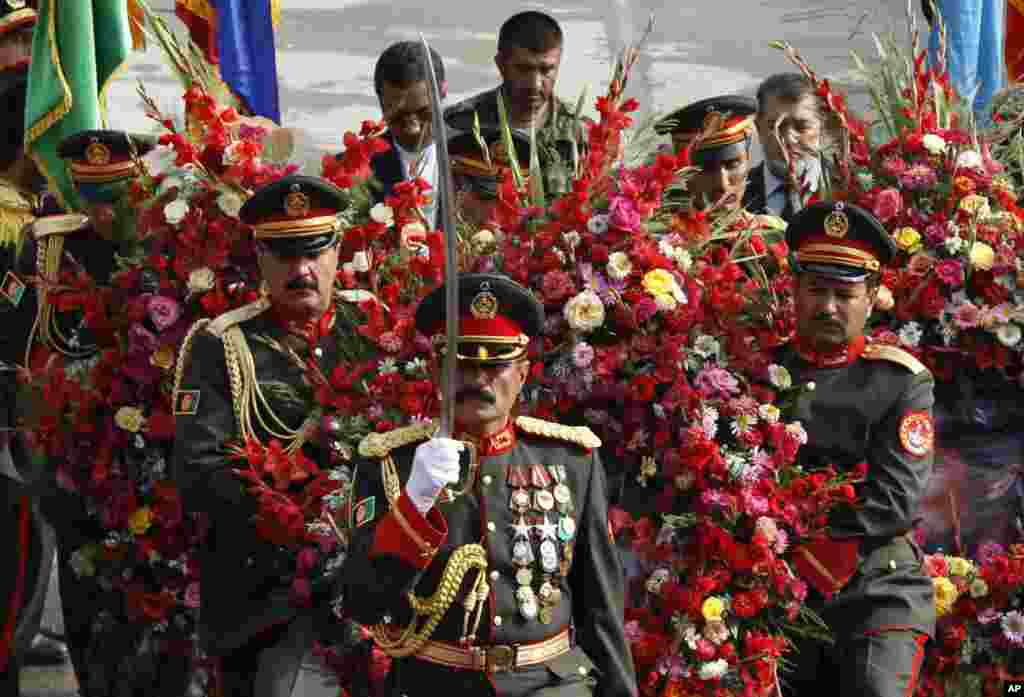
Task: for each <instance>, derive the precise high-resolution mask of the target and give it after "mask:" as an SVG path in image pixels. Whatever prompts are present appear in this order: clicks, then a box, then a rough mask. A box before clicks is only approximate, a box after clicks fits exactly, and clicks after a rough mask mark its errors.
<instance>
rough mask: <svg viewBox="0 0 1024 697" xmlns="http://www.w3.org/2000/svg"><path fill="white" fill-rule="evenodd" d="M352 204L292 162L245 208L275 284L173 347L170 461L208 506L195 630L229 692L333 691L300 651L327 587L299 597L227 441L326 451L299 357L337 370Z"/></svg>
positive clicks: (193, 505)
mask: <svg viewBox="0 0 1024 697" xmlns="http://www.w3.org/2000/svg"><path fill="white" fill-rule="evenodd" d="M345 205H346V204H345V196H344V193H343V192H341V191H340V190H339V189H338V188H337V187H335V186H333V185H331V184H329V183H327V182H324V181H323V180H321V179H317V178H314V177H305V176H297V175H296V176H289V177H285V178H284V179H281V180H279V181H277V182H274V183H272V184H269V185H267V186H265V187H263V188H262V189H260V190H259V191H257V192H256V193H255V194H254V195H253V197H252V198H251V199H249V200H248V201H247V202H246V203H245V205H244V206H243V207H242V210H241V212H240V215H239V217H240V219H241V220H242V222H244V223H246V224H247V225H252V226H253V230H254V233H253V234H254V238H255V240H256V243H257V244H256V246H257V254H258V257H259V264H260V272H261V274H262V276H263V282H264V284H265V288H266V294H265V295H264V296H263V297H262V298H261V299H260V300H259V301H257V302H255V303H252V304H249V305H245V306H243V307H241V308H238V309H236V310H232V311H230V312H227V313H225V314H223V315H221V316H219V317H217V318H216V319H214V320H212V321H209V320H200V322H199V323H197V324H196V325H194V326H193V327H192V329H191V330H190V332H189V335H188V337H187V338H186V339H185V344H184V346H183V348H182V350H181V355H180V356H179V359H178V368H177V370H178V375H179V376H181V377H180V380H179V383H178V384H177V385H176V388H175V392H174V394H175V415H176V417H177V418H176V424H177V433H176V437H175V442H174V459H173V463H172V475H173V477H174V480H175V482H176V483H177V484H178V486H179V487H180V489H181V495H182V499H183V501H184V504H185V506H186V508H188V509H190V510H191V511H195V512H202V513H205V514H207V515H208V516H209V520H210V529H209V532H208V534H207V536H206V538H205V540H204V542H203V545H202V547H201V548H200V549H199V550H198V558H199V563H200V568H201V576H200V578H201V581H200V583H201V593H200V596H201V601H200V602H201V607H200V632H201V639H202V642H203V645H204V648H205V649H206V651H207V652H208V653H209V654H210V655H211V656H213V657H214V658H216V659H218V663H219V670H218V673H219V681H218V682H219V683H220V690H221V694H222V695H224V697H289V696H290V695H292V694H296V695H304V696H307V697H316V696H317V695H325V696H328V695H329V697H334V696H335V695H336V694H337V687H334V688H333V689H332V688H330V687H329V686H328V685H327V683H326V680H327V676H326V675H324V674H322V673H321V672H318V671H316V670H315V668H314V667H313V666H310V667H309V669H307V667H306V666H304V665H303V660H304V658H306V657H307V654H308V653H309V650H310V648H311V646H312V643H313V641H314V639H315V638H317V636H318V631H319V627H318V626H317V624H316V622H315V621H314V620H316V619H317V618H318V617H320V616H324V617H326V616H327V615H328V614H329V613H331V612H332V610H331V608H330V606H329V603H328V600H329V596H330V594H329V593H318V592H316V591H314V594H313V601H312V602H313V608H312V609H310V610H308V611H301V612H300V611H299V610H298V609H297V608H296V607H295V605H294V604H293V602H292V600H291V598H290V597H289V596H290V593H289V590H290V589H289V580H290V575H291V574H292V573H293V572H294V568H292V567H291V565H292V564H293V563H294V560H293V559H292V558H291V557H292V555H291V553H290V552H288V550H287V549H283V548H279V547H277V546H275V545H273V544H271V543H270V542H268V541H266V540H265V539H262V538H261V537H259V535H257V533H256V530H255V529H254V526H253V522H252V519H253V517H254V516H255V514H256V513H257V510H258V508H257V501H256V497H255V496H253V495H251V494H250V493H248V491H247V486H248V485H247V484H246V483H245V482H244V481H243V480H242V479H241V478H240V477H238V476H237V475H236V474H235V473H234V472H233V469H234V468H235V467H238V466H239V462H238V461H237V460H235V459H233V458H232V457H231V456H230V454H229V453H228V451H227V448H228V446H230V445H240V444H242V443H244V442H245V441H246V440H250V439H251V440H255V441H258V442H260V443H263V444H268V443H269V442H270V440H271V439H277V440H279V441H280V442H281V444H282V446H284V447H285V448H289V447H301V448H302V449H303V451H304V452H305V453H306V455H307V456H308V457H309V458H310V459H311V460H312V461H313V462H314V463H318V464H320V465H321V466H326V465H327V464H328V463H329V458H330V457H331V451H332V447H331V446H332V442H333V441H332V440H331V438H330V436H331V433H329V432H321V436H322V437H320V438H316V437H313V436H314V434H315V433H316V432H317V431H318V430H319V429H318V427H319V426H320V424H319V422H318V421H314V422H313V423H310V414H311V413H313V412H314V408H315V407H316V402H315V399H314V395H313V388H312V386H311V385H310V384H309V382H308V378H307V375H306V370H305V368H304V365H305V364H304V361H306V360H307V359H309V358H313V359H314V360H316V361H317V363H318V364H319V367H320V369H321V370H322V371H323V373H324V374H325V375H331V374H332V372H333V371H334V368H335V367H336V366H337V365H338V363H339V361H340V360H341V357H342V356H341V344H342V341H343V339H344V336H345V335H346V334H347V333H349V332H351V331H352V330H351V327H349V326H348V325H346V324H343V323H342V322H338V321H337V315H336V314H335V311H334V307H335V306H334V302H333V289H334V281H335V277H336V275H337V270H338V245H339V242H340V235H339V232H340V225H341V224H340V221H339V219H338V215H337V214H338V213H340V212H341V211H342V210H343V209H344V207H345ZM229 375H231V376H234V377H235V378H237V379H231V378H229ZM335 435H336V434H335ZM339 567H340V564H339ZM314 581H315V585H316V586H319V587H327V585H328V583H329V580H328V579H314Z"/></svg>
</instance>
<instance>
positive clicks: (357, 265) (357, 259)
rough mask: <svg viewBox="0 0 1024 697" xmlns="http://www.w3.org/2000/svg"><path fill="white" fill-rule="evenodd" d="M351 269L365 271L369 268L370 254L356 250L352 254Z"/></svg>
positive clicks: (358, 271) (359, 271)
mask: <svg viewBox="0 0 1024 697" xmlns="http://www.w3.org/2000/svg"><path fill="white" fill-rule="evenodd" d="M352 270H353V271H355V272H356V273H366V272H367V271H369V270H370V256H369V255H368V254H367V253H366V252H356V253H355V254H353V255H352Z"/></svg>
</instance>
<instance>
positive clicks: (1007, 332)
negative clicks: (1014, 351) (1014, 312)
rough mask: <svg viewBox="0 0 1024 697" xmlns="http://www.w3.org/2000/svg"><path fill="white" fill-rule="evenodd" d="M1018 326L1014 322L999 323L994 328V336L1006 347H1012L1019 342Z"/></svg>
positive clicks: (1019, 332)
mask: <svg viewBox="0 0 1024 697" xmlns="http://www.w3.org/2000/svg"><path fill="white" fill-rule="evenodd" d="M1020 335H1021V331H1020V327H1018V326H1017V325H1016V324H1001V325H999V328H998V329H996V338H997V339H999V343H1000V344H1002V345H1003V346H1005V347H1006V348H1013V347H1014V346H1016V345H1017V344H1019V343H1020Z"/></svg>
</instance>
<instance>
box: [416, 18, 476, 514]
mask: <svg viewBox="0 0 1024 697" xmlns="http://www.w3.org/2000/svg"><path fill="white" fill-rule="evenodd" d="M420 41H422V42H423V60H425V61H426V63H427V74H428V75H429V76H430V109H431V114H432V117H433V118H432V129H431V131H432V133H433V135H434V144H435V147H436V148H437V195H438V199H437V201H438V206H439V207H440V213H441V218H440V220H441V233H442V234H443V235H444V240H445V257H444V289H445V294H444V317H445V339H446V341H445V352H444V368H443V370H442V373H441V376H442V377H441V379H442V380H443V381H444V391H443V393H442V395H441V427H440V429H439V430H438V433H437V435H438V437H440V438H451V437H452V434H453V432H454V431H455V366H456V353H457V351H458V339H459V264H458V249H457V244H456V242H457V237H458V234H457V233H456V230H455V197H454V195H453V193H454V192H453V191H452V189H453V183H452V163H451V159H450V158H449V157H448V133H447V130H446V127H445V123H444V110H443V107H442V105H441V88H440V86H439V85H438V84H437V74H436V73H435V72H434V61H433V60H431V58H430V46H429V45H428V44H427V39H426V37H424V36H423V34H420ZM467 446H469V447H468V448H467V449H468V450H469V451H470V460H469V461H470V466H469V467H467V468H465V469H464V470H463V472H462V476H460V482H459V483H460V485H461V486H460V487H459V491H458V492H453V493H456V495H458V494H460V493H464V492H465V491H466V489H467V488H469V487H470V486H472V483H473V482H472V473H473V471H474V470H475V465H476V455H475V453H474V452H473V448H472V444H470V443H467Z"/></svg>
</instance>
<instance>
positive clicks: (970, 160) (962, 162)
mask: <svg viewBox="0 0 1024 697" xmlns="http://www.w3.org/2000/svg"><path fill="white" fill-rule="evenodd" d="M982 164H983V163H982V159H981V155H979V154H978V153H977V152H976V151H974V150H964V151H963V152H962V153H960V155H959V156H958V157H957V158H956V166H957V167H961V168H963V169H981V167H982Z"/></svg>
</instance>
